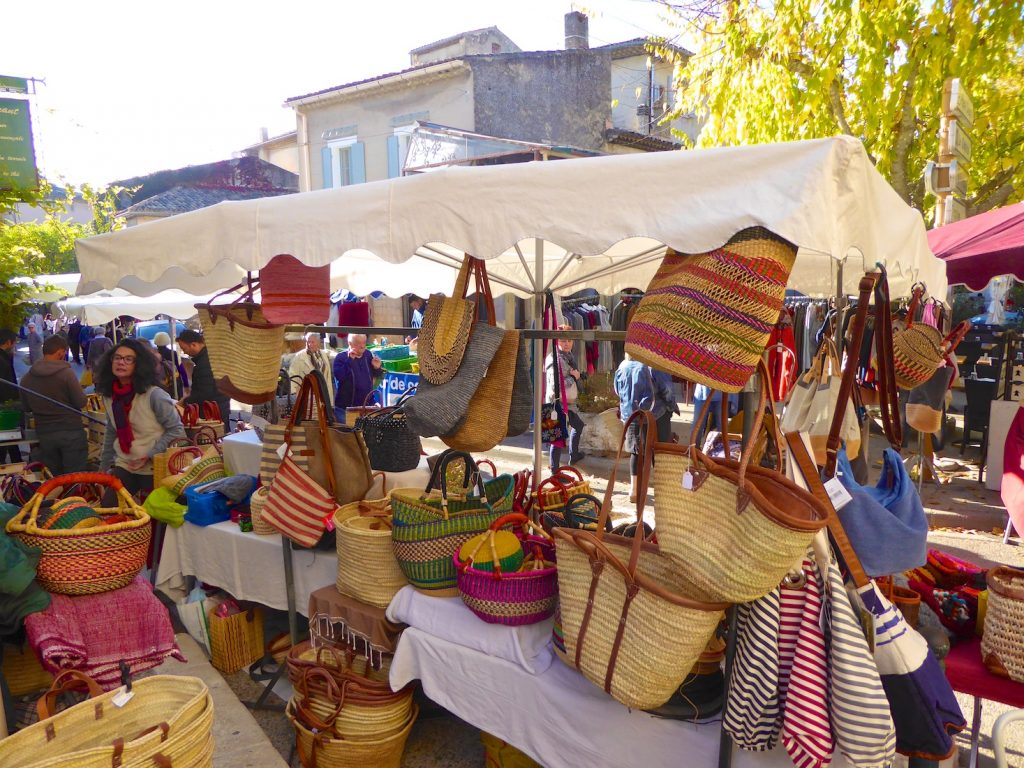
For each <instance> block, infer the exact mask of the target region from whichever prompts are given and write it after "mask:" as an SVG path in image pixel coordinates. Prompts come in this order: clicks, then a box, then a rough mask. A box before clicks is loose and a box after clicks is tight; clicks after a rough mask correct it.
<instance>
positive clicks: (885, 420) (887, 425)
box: [875, 264, 903, 453]
mask: <svg viewBox="0 0 1024 768" xmlns="http://www.w3.org/2000/svg"><path fill="white" fill-rule="evenodd" d="M878 270H879V272H880V277H879V278H878V281H877V282H876V283H875V364H876V367H877V373H878V382H879V386H878V390H879V398H878V404H879V407H880V408H881V410H882V428H883V430H884V431H885V436H886V438H887V439H888V440H889V444H890V445H891V446H892V447H893V448H894V449H895V450H896V452H897V453H899V452H900V451H901V450H902V447H903V419H902V417H901V416H900V403H899V391H898V390H897V389H896V369H895V366H894V363H893V331H892V314H891V313H890V312H889V277H888V275H887V274H886V271H885V265H883V264H879V265H878Z"/></svg>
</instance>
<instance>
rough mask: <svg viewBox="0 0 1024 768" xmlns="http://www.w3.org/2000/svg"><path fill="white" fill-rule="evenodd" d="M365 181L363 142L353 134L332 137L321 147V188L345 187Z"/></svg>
mask: <svg viewBox="0 0 1024 768" xmlns="http://www.w3.org/2000/svg"><path fill="white" fill-rule="evenodd" d="M364 181H366V161H365V156H364V150H363V142H361V141H358V139H357V138H356V137H355V136H345V137H342V138H333V139H331V140H330V141H328V142H327V144H326V146H324V148H323V188H324V189H330V188H332V187H347V186H350V185H352V184H361V183H363V182H364Z"/></svg>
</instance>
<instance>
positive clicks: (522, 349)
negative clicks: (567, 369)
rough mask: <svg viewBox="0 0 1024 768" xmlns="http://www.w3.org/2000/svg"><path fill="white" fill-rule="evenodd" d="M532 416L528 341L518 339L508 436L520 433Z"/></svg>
mask: <svg viewBox="0 0 1024 768" xmlns="http://www.w3.org/2000/svg"><path fill="white" fill-rule="evenodd" d="M532 417H533V381H532V379H531V378H530V342H528V341H527V340H526V339H525V338H524V339H520V341H519V357H517V358H516V375H515V379H514V381H513V382H512V404H511V405H510V406H509V410H508V436H509V437H515V436H516V435H521V434H523V432H525V431H526V430H528V429H529V428H530V420H531V418H532Z"/></svg>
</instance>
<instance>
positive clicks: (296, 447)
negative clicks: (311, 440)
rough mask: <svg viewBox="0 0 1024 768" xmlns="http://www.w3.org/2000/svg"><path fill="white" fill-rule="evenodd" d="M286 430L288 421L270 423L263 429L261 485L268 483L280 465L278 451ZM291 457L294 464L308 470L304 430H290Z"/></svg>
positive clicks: (307, 446) (308, 452) (304, 470)
mask: <svg viewBox="0 0 1024 768" xmlns="http://www.w3.org/2000/svg"><path fill="white" fill-rule="evenodd" d="M287 430H288V422H287V421H285V422H284V423H282V424H271V425H269V426H268V427H267V428H266V429H264V430H263V450H262V452H261V453H260V482H261V483H262V484H263V485H270V483H271V481H272V480H273V479H274V476H275V475H276V474H277V470H278V467H280V466H281V454H280V453H278V451H279V450H280V448H281V446H282V445H284V437H285V433H286V432H287ZM291 446H292V451H291V457H292V461H293V462H295V465H296V466H297V467H298V468H299V469H301V470H302V471H303V472H309V457H310V453H311V452H310V451H309V450H308V448H309V445H308V443H307V442H306V431H305V430H304V429H296V430H293V431H292V438H291Z"/></svg>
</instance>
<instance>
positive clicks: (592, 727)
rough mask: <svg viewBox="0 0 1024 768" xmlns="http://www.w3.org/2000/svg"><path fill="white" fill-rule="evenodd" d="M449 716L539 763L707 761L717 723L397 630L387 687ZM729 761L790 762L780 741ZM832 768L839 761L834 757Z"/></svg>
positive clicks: (613, 767)
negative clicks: (636, 705) (419, 691)
mask: <svg viewBox="0 0 1024 768" xmlns="http://www.w3.org/2000/svg"><path fill="white" fill-rule="evenodd" d="M415 679H418V680H420V681H421V682H422V684H423V692H424V693H425V694H426V695H427V696H429V697H430V698H431V699H433V700H434V701H436V702H437V703H438V704H440V705H441V706H442V707H444V708H445V709H447V710H448V711H450V712H452V713H454V714H455V715H456V716H457V717H459V718H461V719H463V720H465V721H466V722H468V723H471V724H472V725H475V726H476V727H477V728H481V729H483V730H485V731H487V732H488V733H491V734H494V735H495V736H497V737H498V738H500V739H504V740H505V741H507V742H509V743H510V744H513V745H514V746H516V747H517V748H519V749H521V750H522V751H523V752H525V753H527V754H528V755H530V756H531V757H532V758H533V759H534V760H537V761H538V762H539V763H541V764H542V765H544V766H546V768H579V766H581V765H585V766H591V767H592V768H604V767H605V766H608V767H609V768H619V767H621V768H634V767H635V766H641V765H642V766H644V768H660V767H661V766H664V768H678V767H679V766H687V767H688V768H715V766H717V765H718V743H719V726H718V724H717V723H708V724H705V725H695V724H692V723H685V722H680V721H677V720H663V719H661V718H657V717H654V716H653V715H648V714H647V713H646V712H642V711H639V710H630V709H628V708H626V707H624V706H623V705H621V704H619V703H618V702H617V701H615V700H614V699H612V698H611V697H610V696H608V695H607V694H606V693H605V692H604V691H602V690H601V689H600V688H598V687H597V686H595V685H592V684H591V683H590V682H589V681H587V680H586V679H585V678H584V677H583V676H582V675H581V674H579V673H578V672H576V671H575V670H573V669H569V667H567V666H566V665H565V664H563V663H562V662H561V661H559V660H557V659H556V660H555V661H554V663H553V664H551V666H550V667H548V669H547V670H546V671H544V672H542V673H540V674H537V675H533V674H530V673H529V672H527V671H526V670H525V669H524V668H523V667H522V666H520V665H518V664H514V663H512V662H509V661H505V660H504V659H500V658H497V657H495V656H492V655H490V654H487V653H483V652H481V651H478V650H473V649H471V648H467V647H465V646H463V645H457V644H455V643H452V642H449V641H447V640H442V639H441V638H439V637H436V636H434V635H431V634H428V633H427V632H424V631H423V630H421V629H417V628H416V627H412V626H411V627H409V628H408V629H406V630H405V631H404V632H403V633H402V637H401V639H400V640H399V643H398V650H397V651H396V653H395V658H394V661H393V662H392V664H391V686H392V687H393V688H394V689H395V690H397V689H398V688H400V687H401V686H403V685H405V684H407V683H408V682H409V681H411V680H415ZM732 764H733V765H734V766H735V767H736V768H792V766H793V762H792V761H791V760H790V759H789V756H788V755H787V754H786V752H785V750H783V749H782V748H781V747H780V748H777V749H774V750H772V751H771V752H744V751H743V750H740V749H736V750H734V752H733V760H732ZM832 766H833V768H849V763H848V762H847V761H846V760H845V759H844V758H843V757H842V756H841V755H838V754H837V755H836V756H835V758H834V759H833V761H832Z"/></svg>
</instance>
